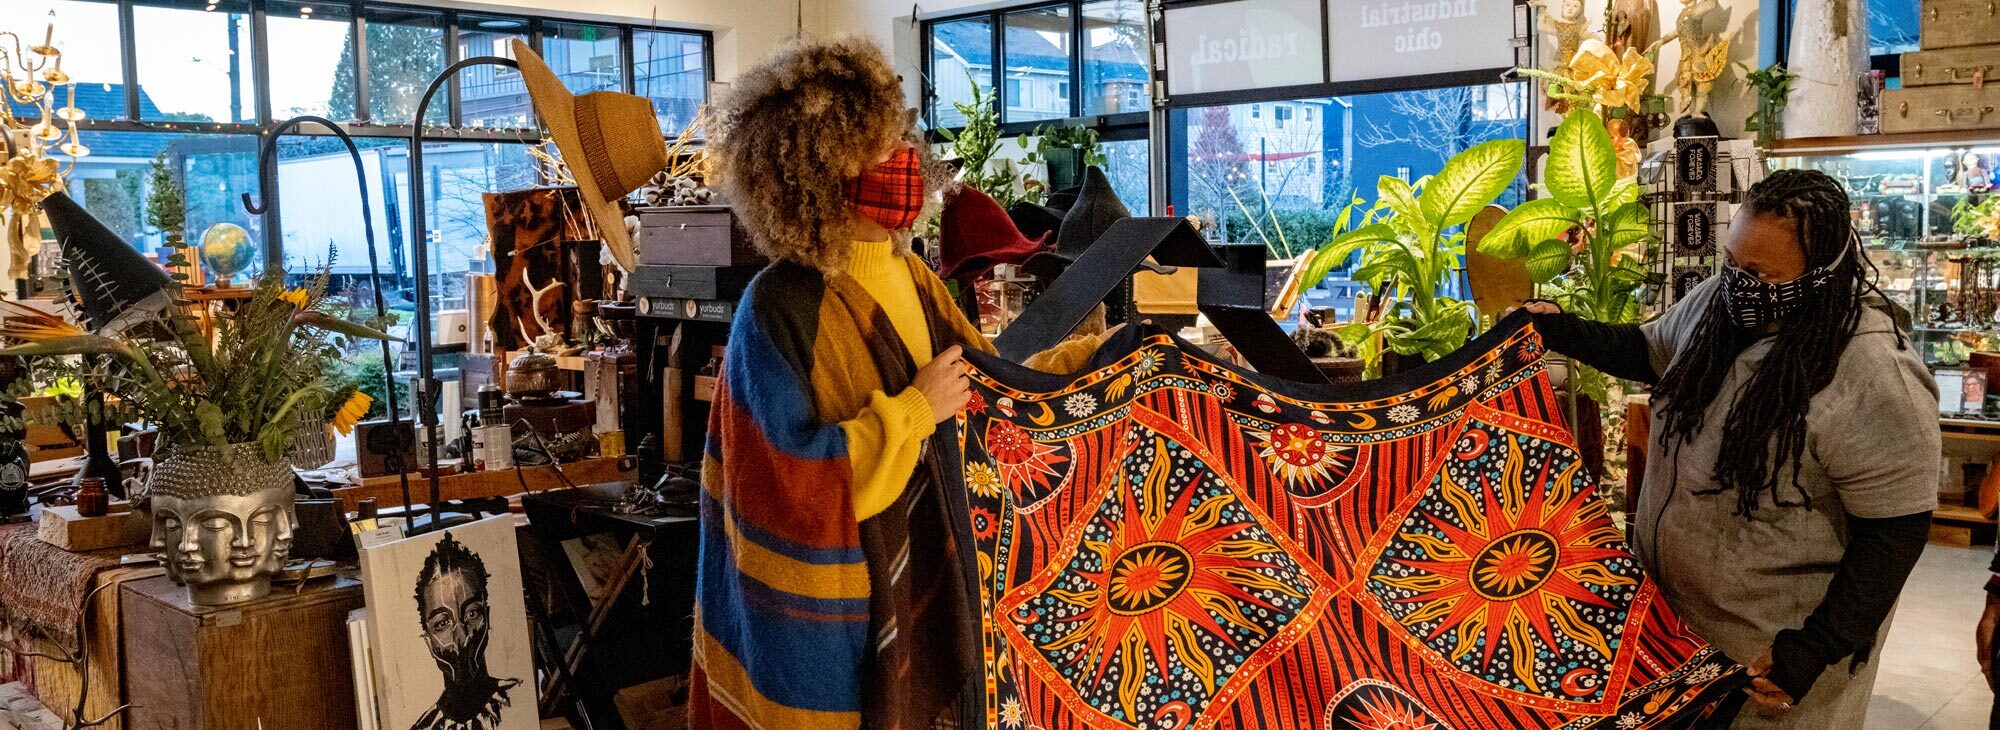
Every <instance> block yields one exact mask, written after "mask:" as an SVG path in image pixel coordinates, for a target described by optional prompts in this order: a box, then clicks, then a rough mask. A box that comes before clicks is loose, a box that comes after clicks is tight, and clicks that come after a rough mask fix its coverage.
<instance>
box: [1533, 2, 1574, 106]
mask: <svg viewBox="0 0 2000 730" xmlns="http://www.w3.org/2000/svg"><path fill="white" fill-rule="evenodd" d="M1528 4H1529V5H1532V6H1534V8H1535V10H1536V11H1537V14H1538V15H1539V16H1540V18H1539V19H1537V20H1536V21H1535V27H1536V28H1538V29H1539V30H1541V32H1542V33H1543V34H1544V35H1547V36H1548V37H1549V38H1550V40H1553V41H1554V42H1555V45H1556V51H1555V55H1554V56H1551V58H1553V59H1554V63H1553V64H1551V65H1550V67H1549V68H1548V71H1549V72H1550V73H1553V74H1555V75H1557V76H1568V75H1569V74H1568V73H1567V72H1568V71H1569V63H1570V60H1571V59H1574V58H1576V50H1577V48H1579V47H1581V46H1582V45H1583V35H1584V19H1583V0H1562V12H1560V13H1557V12H1553V11H1551V10H1549V6H1548V0H1529V2H1528ZM1547 102H1548V104H1549V108H1551V109H1555V110H1557V111H1563V109H1562V107H1564V106H1566V102H1563V101H1560V100H1556V99H1547Z"/></svg>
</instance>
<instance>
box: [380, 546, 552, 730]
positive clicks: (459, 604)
mask: <svg viewBox="0 0 2000 730" xmlns="http://www.w3.org/2000/svg"><path fill="white" fill-rule="evenodd" d="M361 579H362V582H363V584H364V589H363V590H364V593H365V595H366V598H367V601H368V639H369V644H370V645H371V647H372V651H373V659H374V665H375V677H374V682H375V698H376V702H375V704H376V714H377V717H378V718H379V720H380V727H382V728H384V730H405V729H407V730H534V729H535V728H537V727H539V726H540V720H538V719H537V712H536V703H535V683H534V657H533V654H532V651H533V650H532V647H531V645H530V643H529V636H528V609H527V606H526V605H525V598H524V593H523V592H522V589H521V562H520V553H519V552H518V549H517V547H516V546H515V542H514V518H513V517H511V516H508V515H500V516H497V517H489V518H487V519H483V520H480V521H477V522H473V523H470V524H465V525H460V526H458V527H453V528H450V529H447V530H444V531H442V532H433V533H427V534H423V535H418V536H415V537H407V538H403V539H400V540H395V541H393V542H388V543H383V544H378V545H376V546H373V547H369V548H366V549H363V550H362V551H361Z"/></svg>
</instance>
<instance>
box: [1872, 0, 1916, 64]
mask: <svg viewBox="0 0 2000 730" xmlns="http://www.w3.org/2000/svg"><path fill="white" fill-rule="evenodd" d="M1917 31H1918V24H1917V0H1871V2H1869V3H1868V54H1869V55H1872V56H1882V55H1888V54H1894V53H1905V52H1908V51H1914V50H1917V47H1918V46H1917Z"/></svg>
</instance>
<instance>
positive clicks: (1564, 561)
mask: <svg viewBox="0 0 2000 730" xmlns="http://www.w3.org/2000/svg"><path fill="white" fill-rule="evenodd" d="M1542 354H1543V349H1542V346H1541V341H1540V338H1539V337H1538V336H1537V335H1536V334H1535V333H1534V331H1533V329H1532V328H1531V327H1530V326H1529V325H1528V323H1527V320H1526V318H1525V317H1522V318H1510V319H1508V320H1506V321H1505V322H1503V323H1502V324H1501V326H1500V327H1498V328H1496V329H1495V330H1493V331H1490V332H1488V333H1486V334H1485V335H1483V336H1481V337H1480V338H1478V339H1477V340H1476V341H1474V342H1473V343H1472V344H1470V345H1468V346H1467V347H1466V348H1464V349H1462V350H1460V351H1458V352H1457V353H1454V354H1453V355H1451V356H1450V357H1448V358H1446V359H1445V360H1444V361H1441V362H1438V363H1434V364H1432V365H1429V366H1426V367H1423V368H1420V369H1418V370H1417V371H1415V372H1410V373H1405V374H1402V375H1399V376H1396V377H1393V378H1389V379H1385V380H1379V381H1372V382H1368V383H1362V384H1359V385H1343V386H1330V387H1329V386H1318V387H1314V386H1307V385H1302V384H1299V383H1292V382H1286V381H1276V380H1274V379H1271V378H1266V377H1262V376H1258V375H1254V374H1246V373H1244V372H1242V371H1240V370H1237V369H1235V368H1232V367H1230V366H1227V365H1223V364H1220V363H1218V362H1217V361H1215V360H1214V359H1213V358H1211V357H1209V356H1208V355H1206V354H1205V353H1202V352H1201V351H1200V350H1198V349H1197V348H1194V347H1193V346H1190V345H1186V344H1183V343H1180V342H1179V341H1178V340H1175V339H1174V338H1172V337H1171V336H1169V335H1166V334H1164V333H1162V332H1160V331H1158V330H1155V329H1151V328H1146V329H1145V331H1142V330H1141V328H1128V330H1127V331H1126V332H1124V333H1122V334H1120V335H1119V336H1117V337H1115V338H1114V339H1113V340H1112V341H1111V342H1110V343H1107V344H1106V346H1105V347H1104V348H1103V350H1101V351H1100V352H1099V354H1098V356H1097V359H1096V360H1095V361H1094V363H1093V367H1094V368H1095V369H1093V370H1090V371H1089V372H1086V373H1083V374H1080V375H1075V376H1053V375H1047V374H1042V373H1036V372H1033V371H1029V370H1026V369H1024V368H1021V367H1019V366H1015V365H1012V364H1010V363H1007V362H1004V361H1001V360H999V359H997V358H992V357H984V356H975V357H974V358H973V360H974V364H975V373H974V376H973V389H974V398H973V402H972V404H971V405H970V406H969V407H968V408H967V412H966V414H965V416H964V419H963V420H962V421H961V430H960V436H961V448H960V451H961V454H962V458H963V464H964V474H965V483H966V486H967V488H968V490H969V491H970V493H971V495H972V496H971V503H970V510H969V512H970V513H969V514H968V515H967V518H968V519H969V520H970V523H971V534H972V536H973V539H974V542H975V543H976V545H977V552H978V570H979V573H980V577H981V587H982V602H983V609H984V616H983V626H982V630H983V631H982V633H983V635H984V644H985V656H986V676H985V687H984V689H985V694H986V708H987V720H988V722H987V724H988V726H990V727H999V728H1006V729H1007V730H1015V729H1017V728H1030V727H1032V728H1045V729H1047V730H1056V729H1058V728H1082V727H1090V728H1215V727H1221V728H1328V729H1329V730H1390V729H1391V728H1394V729H1397V730H1501V729H1506V728H1605V729H1607V730H1635V729H1637V728H1659V727H1688V726H1693V725H1697V724H1703V723H1704V722H1707V723H1722V722H1724V718H1723V717H1722V716H1723V715H1727V714H1730V713H1729V712H1727V711H1718V710H1716V709H1715V708H1716V707H1717V706H1718V704H1733V703H1718V700H1721V699H1723V698H1725V697H1728V696H1730V695H1731V694H1732V691H1733V690H1735V689H1737V688H1739V687H1741V686H1742V684H1743V683H1744V682H1745V681H1747V679H1746V678H1745V677H1744V675H1743V669H1742V667H1740V666H1738V665H1737V664H1736V663H1735V662H1733V661H1731V660H1730V659H1729V658H1728V657H1725V656H1722V655H1721V654H1720V653H1718V652H1716V651H1715V650H1713V649H1711V648H1709V647H1708V646H1707V645H1706V644H1705V643H1703V642H1702V641H1701V640H1700V639H1699V638H1697V637H1695V636H1693V635H1692V634H1690V633H1689V632H1688V630H1687V629H1686V627H1684V626H1683V625H1682V624H1681V622H1680V621H1679V620H1678V619H1676V618H1675V617H1674V615H1673V613H1672V611H1671V610H1669V609H1668V608H1667V606H1666V603H1665V601H1664V600H1662V599H1661V597H1660V595H1659V592H1658V591H1657V589H1656V588H1655V587H1654V586H1653V584H1652V583H1651V582H1650V581H1648V580H1647V578H1646V576H1645V574H1644V573H1643V572H1642V571H1641V570H1640V567H1639V564H1638V561H1637V560H1635V559H1634V558H1633V557H1632V555H1631V553H1630V552H1629V551H1628V550H1627V549H1626V546H1625V543H1624V539H1623V535H1622V534H1621V533H1620V532H1619V530H1618V528H1617V527H1616V526H1615V525H1614V523H1613V522H1612V520H1611V518H1610V517H1609V515H1608V514H1607V513H1606V506H1605V502H1604V500H1603V499H1601V498H1600V496H1599V494H1598V492H1597V484H1596V482H1595V481H1594V480H1593V479H1592V478H1591V477H1590V476H1589V474H1588V472H1587V470H1586V469H1585V467H1584V465H1583V462H1582V459H1581V458H1580V456H1579V454H1578V453H1577V452H1576V450H1575V449H1574V447H1573V444H1572V442H1571V437H1570V435H1569V431H1568V429H1567V428H1565V427H1563V425H1562V424H1563V416H1562V415H1561V414H1562V413H1563V412H1564V406H1563V404H1562V403H1561V402H1560V401H1559V400H1558V399H1557V398H1556V396H1555V395H1554V394H1553V393H1552V392H1551V390H1550V387H1549V383H1548V377H1547V376H1546V374H1545V373H1544V372H1543V370H1542V366H1541V357H1542ZM1736 694H1740V693H1736ZM1706 715H1714V716H1715V717H1704V716H1706Z"/></svg>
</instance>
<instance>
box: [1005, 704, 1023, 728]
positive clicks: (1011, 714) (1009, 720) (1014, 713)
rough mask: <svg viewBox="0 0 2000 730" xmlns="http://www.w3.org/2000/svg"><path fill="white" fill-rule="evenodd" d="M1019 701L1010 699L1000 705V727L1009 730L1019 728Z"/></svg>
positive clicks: (1020, 718)
mask: <svg viewBox="0 0 2000 730" xmlns="http://www.w3.org/2000/svg"><path fill="white" fill-rule="evenodd" d="M1023 719H1024V718H1022V717H1021V701H1020V700H1017V699H1014V698H1012V697H1009V698H1007V701H1006V702H1002V703H1000V725H1001V726H1003V727H1006V728H1009V729H1010V730H1011V729H1012V728H1018V727H1020V726H1021V721H1022V720H1023Z"/></svg>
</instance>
